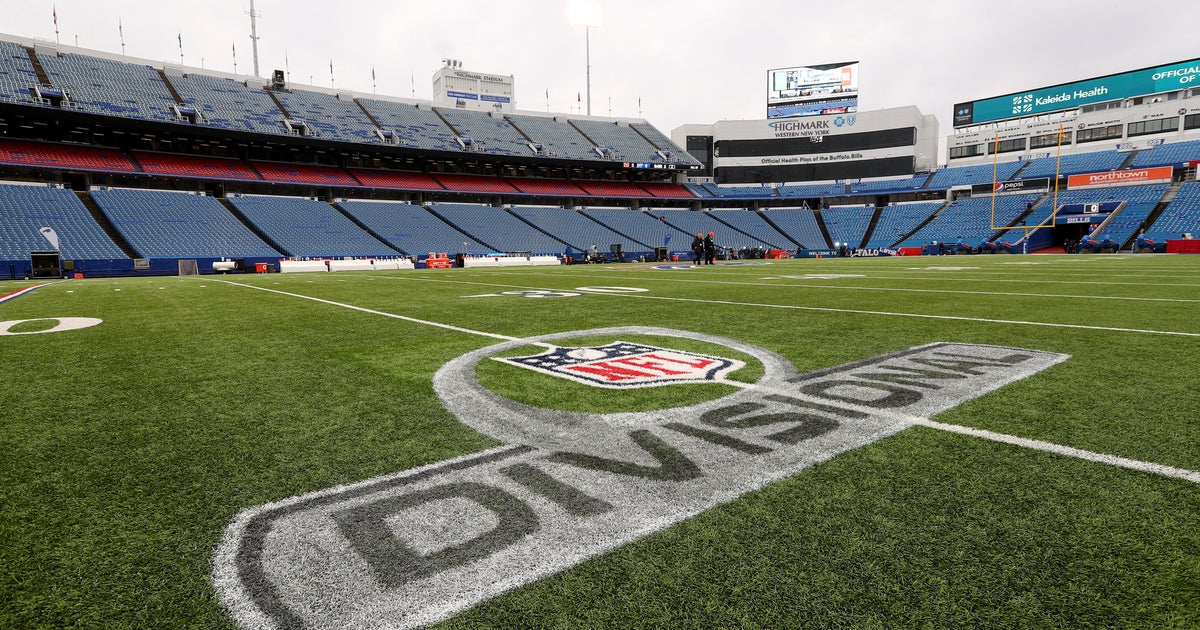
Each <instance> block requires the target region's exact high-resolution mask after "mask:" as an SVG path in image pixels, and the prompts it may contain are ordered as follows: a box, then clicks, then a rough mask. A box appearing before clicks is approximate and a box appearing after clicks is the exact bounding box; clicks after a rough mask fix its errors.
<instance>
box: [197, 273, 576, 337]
mask: <svg viewBox="0 0 1200 630" xmlns="http://www.w3.org/2000/svg"><path fill="white" fill-rule="evenodd" d="M213 282H221V283H223V284H230V285H233V286H235V287H245V288H247V289H255V290H258V291H266V292H267V293H275V294H278V295H286V296H288V297H294V298H299V299H301V300H309V301H312V302H319V303H321V304H328V305H329V306H338V307H341V308H345V309H350V310H352V311H359V312H360V313H369V314H371V315H379V316H380V317H390V318H392V319H399V320H402V321H406V322H411V323H413V324H423V325H425V326H433V327H435V328H443V329H445V330H453V331H455V332H460V333H466V334H468V335H475V336H478V337H487V338H489V339H499V340H501V341H521V339H522V338H521V337H510V336H508V335H499V334H496V333H490V332H484V331H482V330H474V329H471V328H463V327H462V326H454V325H452V324H443V323H441V322H434V321H430V320H428V319H417V318H415V317H407V316H405V315H397V314H395V313H387V312H385V311H377V310H374V309H370V308H364V307H362V306H355V305H353V304H346V303H344V302H334V301H333V300H325V299H322V298H318V297H312V296H310V295H301V294H299V293H289V292H287V291H280V290H278V289H268V288H266V287H258V286H254V285H252V284H242V283H241V282H230V281H229V280H213ZM530 345H536V346H543V347H549V348H557V347H558V346H554V345H551V344H545V343H536V342H530Z"/></svg>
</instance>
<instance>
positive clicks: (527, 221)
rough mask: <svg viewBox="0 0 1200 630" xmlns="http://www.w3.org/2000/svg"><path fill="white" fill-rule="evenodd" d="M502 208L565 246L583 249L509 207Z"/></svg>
mask: <svg viewBox="0 0 1200 630" xmlns="http://www.w3.org/2000/svg"><path fill="white" fill-rule="evenodd" d="M503 210H504V212H505V213H506V214H509V215H512V216H513V217H514V218H516V219H518V220H520V221H521V222H522V223H525V224H526V225H528V226H529V227H531V228H533V229H535V230H537V231H539V232H541V233H542V234H545V235H546V236H549V237H550V238H552V239H554V240H556V241H558V242H560V243H562V244H563V245H564V246H565V247H573V248H575V249H578V250H579V251H583V247H582V246H575V245H572V244H571V243H568V242H566V241H564V240H563V239H562V237H560V236H556V235H554V234H551V233H549V232H547V231H546V230H544V229H542V227H541V226H539V225H537V224H536V223H534V222H533V221H530V220H529V219H526V218H525V217H523V216H521V215H519V214H517V213H516V212H513V211H512V208H511V207H505V208H503Z"/></svg>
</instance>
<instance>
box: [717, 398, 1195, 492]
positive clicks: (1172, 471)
mask: <svg viewBox="0 0 1200 630" xmlns="http://www.w3.org/2000/svg"><path fill="white" fill-rule="evenodd" d="M717 382H719V383H723V384H725V385H731V386H733V387H737V388H739V389H751V390H758V391H764V392H769V393H774V394H781V395H784V396H788V397H789V398H795V399H798V400H804V401H807V402H812V403H818V404H829V401H827V400H822V399H820V398H814V397H812V396H808V395H805V394H802V393H798V392H792V391H779V390H776V389H774V388H766V387H760V386H758V385H756V384H754V383H742V382H740V381H731V380H728V379H720V380H718V381H717ZM837 405H838V407H842V408H845V409H851V410H853V411H858V412H861V413H865V414H869V415H873V416H884V417H887V418H891V419H894V420H899V421H901V422H906V423H908V424H910V425H913V426H922V427H926V428H929V429H936V430H938V431H946V432H948V433H957V434H959V435H966V436H968V437H975V438H980V439H984V440H989V441H992V442H1000V443H1002V444H1010V445H1012V446H1020V447H1022V448H1028V449H1032V450H1035V451H1042V452H1045V453H1052V454H1055V455H1063V456H1065V457H1074V458H1075V459H1082V460H1085V461H1089V462H1095V463H1098V464H1107V465H1109V466H1117V467H1120V468H1126V469H1129V470H1136V471H1139V472H1147V473H1151V474H1154V475H1160V476H1163V477H1171V478H1173V479H1182V480H1184V481H1190V482H1192V483H1200V471H1195V470H1187V469H1186V468H1175V467H1174V466H1167V465H1165V464H1156V463H1154V462H1146V461H1142V460H1139V459H1129V458H1128V457H1120V456H1117V455H1108V454H1106V453H1097V452H1095V451H1085V450H1083V449H1081V448H1075V447H1073V446H1063V445H1062V444H1055V443H1053V442H1045V441H1042V440H1034V439H1031V438H1023V437H1018V436H1015V435H1008V434H1007V433H996V432H995V431H988V430H986V429H976V428H974V427H965V426H962V425H958V424H947V423H945V422H937V421H936V420H930V419H929V418H922V417H921V416H914V415H911V414H906V413H896V412H891V411H887V410H882V409H876V408H874V407H866V406H863V405H855V404H849V403H846V402H841V401H839V402H838V403H837Z"/></svg>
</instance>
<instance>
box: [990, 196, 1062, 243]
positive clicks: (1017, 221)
mask: <svg viewBox="0 0 1200 630" xmlns="http://www.w3.org/2000/svg"><path fill="white" fill-rule="evenodd" d="M1050 196H1051V195H1050V193H1046V194H1044V195H1042V196H1041V197H1038V198H1037V200H1036V201H1034V202H1033V203H1031V204H1029V207H1028V208H1025V211H1024V212H1022V213H1021V214H1018V215H1017V216H1016V217H1015V218H1014V219H1013V220H1012V223H1009V224H1008V227H1006V228H1004V229H1003V230H998V231H997V232H996V235H995V236H993V237H992V238H990V239H988V241H989V242H992V243H994V242H996V241H997V240H998V239H999V238H1000V237H1002V236H1004V235H1005V234H1007V233H1009V232H1011V231H1012V230H1013V228H1015V227H1017V226H1019V225H1021V222H1022V221H1024V220H1025V219H1026V218H1027V217H1028V216H1029V215H1031V214H1033V211H1034V210H1037V209H1038V208H1039V207H1040V206H1041V205H1042V204H1044V203H1046V202H1047V201H1048V200H1049V199H1050ZM1021 238H1022V239H1024V232H1022V237H1021ZM1017 242H1018V243H1020V242H1021V241H1017Z"/></svg>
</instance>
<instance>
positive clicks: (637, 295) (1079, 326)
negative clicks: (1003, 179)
mask: <svg viewBox="0 0 1200 630" xmlns="http://www.w3.org/2000/svg"><path fill="white" fill-rule="evenodd" d="M375 277H377V278H387V279H394V280H414V281H417V282H436V283H444V284H473V285H481V286H490V287H504V288H509V289H530V290H541V291H554V290H556V289H547V288H545V287H530V286H523V285H515V284H499V283H494V282H469V281H466V280H434V279H432V278H412V277H400V276H375ZM723 284H741V283H736V282H730V283H723ZM767 286H780V285H778V284H771V285H767ZM571 291H579V290H578V289H571ZM579 292H580V293H587V294H588V295H609V296H613V297H627V298H638V299H643V300H665V301H669V302H693V303H698V304H720V305H723V306H753V307H757V308H780V309H789V310H797V311H816V312H822V313H849V314H853V315H882V316H887V317H916V318H920V319H944V320H950V321H960V322H982V323H987V324H1009V325H1014V326H1045V327H1048V328H1074V329H1078V330H1103V331H1108V332H1124V333H1136V334H1142V335H1170V336H1175V337H1200V333H1193V332H1180V331H1176V330H1148V329H1142V328H1117V327H1115V326H1087V325H1084V324H1056V323H1052V322H1031V321H1024V320H1019V319H989V318H985V317H963V316H957V315H929V314H925V313H894V312H891V311H865V310H859V309H849V308H827V307H821V306H797V305H794V304H759V303H756V302H731V301H728V300H701V299H699V298H681V297H666V296H662V295H646V294H645V293H592V292H589V291H579Z"/></svg>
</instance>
